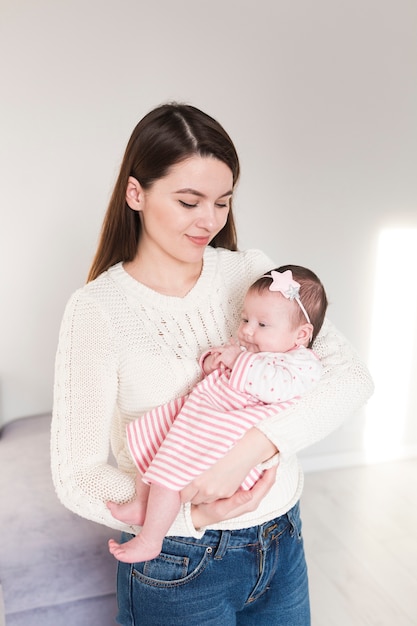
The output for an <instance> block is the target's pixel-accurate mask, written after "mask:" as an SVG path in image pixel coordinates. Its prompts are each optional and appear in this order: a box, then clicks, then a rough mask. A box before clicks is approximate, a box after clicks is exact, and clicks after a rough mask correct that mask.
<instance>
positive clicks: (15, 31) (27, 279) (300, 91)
mask: <svg viewBox="0 0 417 626" xmlns="http://www.w3.org/2000/svg"><path fill="white" fill-rule="evenodd" d="M416 26H417V4H416V2H415V0H343V1H337V0H316V1H315V2H313V1H310V0H298V1H297V0H257V2H254V1H249V0H210V1H204V2H202V1H198V0H177V1H176V2H171V1H170V0H166V1H165V2H164V1H163V0H153V1H152V2H149V3H145V2H140V1H138V0H117V1H112V0H109V1H108V2H106V3H103V2H101V1H99V0H89V1H85V0H82V1H81V0H71V1H70V0H66V1H65V0H63V1H58V2H57V1H56V0H37V2H33V1H32V0H17V1H16V0H1V2H0V63H1V82H0V89H1V98H0V103H1V104H0V106H1V114H0V125H1V126H0V172H1V185H0V202H1V205H0V206H1V228H0V272H1V282H0V284H1V308H0V333H1V334H0V386H1V387H0V422H3V423H4V422H6V421H9V420H11V419H13V418H16V417H21V416H24V415H28V414H31V413H36V412H42V411H46V410H49V409H50V408H51V402H52V380H53V361H54V353H55V348H56V342H57V334H58V329H59V323H60V319H61V316H62V312H63V308H64V305H65V302H66V300H67V299H68V297H69V295H70V293H71V292H72V291H73V290H74V289H75V288H76V287H78V286H80V285H81V284H83V282H84V280H85V277H86V272H87V269H88V267H89V264H90V261H91V258H92V255H93V252H94V249H95V245H96V242H97V236H98V231H99V227H100V224H101V220H102V217H103V213H104V211H105V208H106V204H107V201H108V197H109V194H110V191H111V188H112V185H113V182H114V179H115V176H116V172H117V169H118V166H119V164H120V160H121V157H122V153H123V150H124V147H125V144H126V142H127V139H128V137H129V135H130V133H131V131H132V129H133V127H134V125H135V124H136V122H137V121H138V120H139V119H140V118H141V117H142V116H143V115H144V114H145V113H146V112H147V111H148V110H149V109H151V108H152V107H154V106H155V105H157V104H159V103H161V102H165V101H167V100H181V101H187V102H190V103H192V104H195V105H196V106H198V107H200V108H202V109H204V110H206V111H207V112H209V113H210V114H211V115H213V116H214V117H216V118H217V119H219V121H221V122H222V124H223V125H224V126H225V127H226V129H227V130H228V131H229V132H230V134H231V136H232V137H233V139H234V141H235V143H236V146H237V148H238V151H239V154H240V157H241V162H242V180H241V183H240V186H239V189H238V192H237V201H236V207H237V211H238V214H237V218H238V224H239V228H240V245H241V247H261V248H263V249H265V250H266V251H267V252H268V253H269V254H270V255H271V256H273V257H274V258H275V259H276V261H277V263H286V262H294V263H300V264H306V265H308V266H310V267H311V268H313V269H315V270H316V271H317V273H318V274H319V275H320V276H321V277H322V278H323V280H324V282H325V284H326V287H327V291H328V294H329V296H330V300H331V306H330V310H329V316H330V317H331V319H332V320H333V321H334V322H335V323H336V324H337V325H338V326H339V328H340V329H341V330H342V331H343V332H344V333H345V334H346V335H347V336H348V337H349V338H350V339H351V340H352V342H353V343H354V345H355V346H356V347H357V348H358V350H359V352H360V353H361V355H362V356H363V357H364V359H365V360H367V359H368V358H369V350H370V336H371V331H372V328H376V326H375V324H376V320H377V317H378V311H377V312H376V313H375V311H373V302H374V284H375V277H376V272H377V270H378V267H377V250H378V238H379V235H380V232H381V230H383V229H387V228H389V229H391V228H398V227H401V228H404V229H407V230H408V231H410V232H414V231H415V229H417V176H416V166H417V159H416V157H417V136H416V135H417V124H416V111H417V80H416V79H417V61H416V60H417V37H416V32H417V31H416ZM410 247H411V248H413V246H410ZM415 249H417V245H416V246H415ZM396 261H397V262H402V260H401V258H397V253H395V254H394V253H393V258H392V262H393V263H395V262H396ZM415 267H417V260H415V262H414V268H415ZM400 271H401V269H400ZM415 282H416V281H414V283H415ZM415 288H416V287H415V285H413V284H411V285H410V290H411V291H412V290H413V289H415ZM394 297H395V295H394V291H393V290H390V291H389V292H388V293H387V298H389V299H391V300H392V299H393V298H394ZM405 306H406V305H405V304H404V298H403V297H402V296H401V295H400V297H398V315H396V316H394V317H393V319H391V320H389V323H387V324H386V326H385V328H384V329H383V331H382V332H381V336H380V341H381V344H383V345H386V346H392V347H396V346H398V345H401V344H402V343H404V342H407V344H408V345H409V346H410V345H411V347H415V342H416V339H415V334H414V335H413V334H412V331H414V330H415V324H416V323H415V318H416V316H414V323H413V324H411V326H412V328H407V329H404V328H403V327H402V311H403V309H404V307H405ZM407 307H408V308H409V305H407ZM375 315H376V317H375ZM405 330H406V331H407V332H406V333H405V332H404V331H405ZM414 352H415V350H414ZM407 367H408V366H407ZM410 367H411V370H410ZM410 367H408V369H409V370H410V372H411V380H412V378H413V377H414V380H415V379H416V372H417V364H416V360H415V358H414V361H413V362H412V363H411V365H410ZM383 387H384V388H386V385H383ZM382 392H384V393H386V389H385V390H384V389H382V390H381V387H380V389H379V391H378V392H377V394H376V396H377V397H378V394H380V395H379V397H380V405H381V406H382V407H384V406H385V404H386V403H385V400H384V398H385V396H384V395H383V393H382ZM405 393H406V400H407V401H406V407H405V409H404V415H403V417H402V419H403V420H404V428H403V431H402V433H401V436H400V440H399V442H398V446H397V448H398V450H397V452H395V454H399V455H402V454H410V453H415V452H416V450H417V426H416V425H415V422H416V420H414V419H413V415H414V414H415V410H416V404H417V398H416V396H417V392H416V389H415V386H414V388H413V389H412V390H411V391H407V390H406V392H405ZM381 394H382V395H381ZM395 394H396V389H395V386H393V389H392V391H391V398H392V399H394V398H395ZM374 402H375V400H374ZM385 418H386V420H387V424H391V426H389V425H387V426H386V428H388V429H389V428H391V427H392V423H393V420H394V421H395V420H396V419H397V418H398V416H397V415H395V412H393V411H392V410H389V411H388V410H387V415H386V416H385ZM367 419H368V423H369V418H367V415H366V412H365V411H361V412H360V414H358V415H356V416H354V417H353V418H352V419H351V420H350V421H349V422H347V423H346V425H345V426H344V427H343V428H342V429H341V430H339V431H338V432H337V433H335V434H333V435H332V436H330V437H329V438H328V439H326V440H325V441H324V442H322V443H320V444H318V445H317V446H314V447H313V448H312V449H311V450H310V451H306V452H305V453H304V458H305V459H306V463H307V465H308V462H309V459H310V461H311V465H314V464H315V463H316V464H317V463H318V464H320V463H324V464H325V463H326V462H327V461H329V459H330V460H331V463H334V462H336V463H341V462H344V461H346V462H348V461H349V460H352V459H355V458H357V459H362V458H364V453H365V452H366V451H365V450H364V444H363V434H364V427H365V422H366V420H367ZM384 428H385V426H384ZM390 454H394V453H393V452H391V453H390V452H389V451H388V450H387V455H388V456H389V455H390ZM326 459H327V461H326Z"/></svg>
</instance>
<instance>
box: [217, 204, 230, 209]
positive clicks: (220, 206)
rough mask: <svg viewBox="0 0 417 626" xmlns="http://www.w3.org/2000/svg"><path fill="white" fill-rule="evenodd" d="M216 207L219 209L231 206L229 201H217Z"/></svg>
mask: <svg viewBox="0 0 417 626" xmlns="http://www.w3.org/2000/svg"><path fill="white" fill-rule="evenodd" d="M216 207H217V208H218V209H227V208H228V207H229V205H228V204H227V203H222V202H216Z"/></svg>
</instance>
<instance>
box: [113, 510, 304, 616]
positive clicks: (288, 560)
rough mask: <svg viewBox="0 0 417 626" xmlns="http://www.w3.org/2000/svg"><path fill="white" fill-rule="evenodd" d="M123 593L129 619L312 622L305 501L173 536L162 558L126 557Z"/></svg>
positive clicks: (120, 584)
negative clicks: (231, 524)
mask: <svg viewBox="0 0 417 626" xmlns="http://www.w3.org/2000/svg"><path fill="white" fill-rule="evenodd" d="M131 537H132V535H128V534H124V535H123V537H122V541H127V540H128V539H131ZM117 594H118V603H119V615H118V623H119V624H121V625H122V626H185V625H186V626H309V625H310V605H309V595H308V579H307V566H306V562H305V557H304V547H303V539H302V536H301V520H300V511H299V504H296V505H295V507H294V508H293V509H291V511H289V512H288V513H287V514H285V515H282V516H281V517H277V518H276V519H274V520H271V521H270V522H267V523H265V524H262V525H261V526H253V527H252V528H247V529H244V530H232V531H229V530H226V531H216V530H207V531H206V532H205V533H204V535H203V537H202V538H201V539H194V538H193V537H167V538H166V539H165V541H164V544H163V547H162V552H161V554H160V555H159V556H158V557H157V558H156V559H153V560H152V561H146V562H144V563H136V564H134V565H131V564H126V563H119V567H118V576H117Z"/></svg>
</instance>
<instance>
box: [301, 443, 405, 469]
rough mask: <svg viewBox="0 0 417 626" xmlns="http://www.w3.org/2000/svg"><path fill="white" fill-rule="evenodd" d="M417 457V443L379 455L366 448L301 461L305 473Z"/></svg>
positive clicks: (306, 458) (302, 458) (303, 458)
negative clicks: (367, 451) (366, 450)
mask: <svg viewBox="0 0 417 626" xmlns="http://www.w3.org/2000/svg"><path fill="white" fill-rule="evenodd" d="M416 457H417V445H412V446H403V447H402V448H399V449H396V450H395V451H393V452H391V453H389V452H385V453H384V454H381V455H379V456H375V455H374V456H372V457H371V456H370V455H369V454H367V453H366V452H365V450H361V451H355V452H340V453H339V454H321V455H317V456H311V457H308V456H306V457H301V458H300V463H301V466H302V468H303V470H304V472H305V473H309V472H322V471H326V470H333V469H342V468H346V467H357V466H359V465H374V464H375V463H387V462H389V461H405V460H407V459H412V458H416Z"/></svg>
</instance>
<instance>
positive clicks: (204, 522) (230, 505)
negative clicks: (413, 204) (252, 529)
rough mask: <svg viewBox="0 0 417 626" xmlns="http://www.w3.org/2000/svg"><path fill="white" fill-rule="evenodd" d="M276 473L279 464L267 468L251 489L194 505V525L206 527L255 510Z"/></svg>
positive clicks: (192, 515) (192, 510)
mask: <svg viewBox="0 0 417 626" xmlns="http://www.w3.org/2000/svg"><path fill="white" fill-rule="evenodd" d="M276 473H277V466H275V467H271V468H270V469H268V470H266V471H265V472H264V474H263V476H262V477H261V478H260V479H259V480H258V482H257V483H256V484H255V485H254V486H253V487H252V489H251V490H250V491H243V490H242V489H240V490H239V491H237V492H236V493H235V494H234V495H233V496H231V497H230V498H225V499H221V500H215V501H214V502H211V503H209V504H206V503H202V504H198V505H192V507H191V518H192V520H193V524H194V527H195V528H196V529H198V528H204V527H205V526H210V525H211V524H216V523H217V522H222V521H225V520H228V519H231V518H232V517H239V515H243V514H244V513H250V512H251V511H255V510H256V509H257V508H258V506H259V504H260V503H261V501H262V500H263V498H264V497H265V496H266V494H267V493H268V491H269V490H270V489H271V487H272V485H273V484H274V482H275V477H276Z"/></svg>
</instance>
